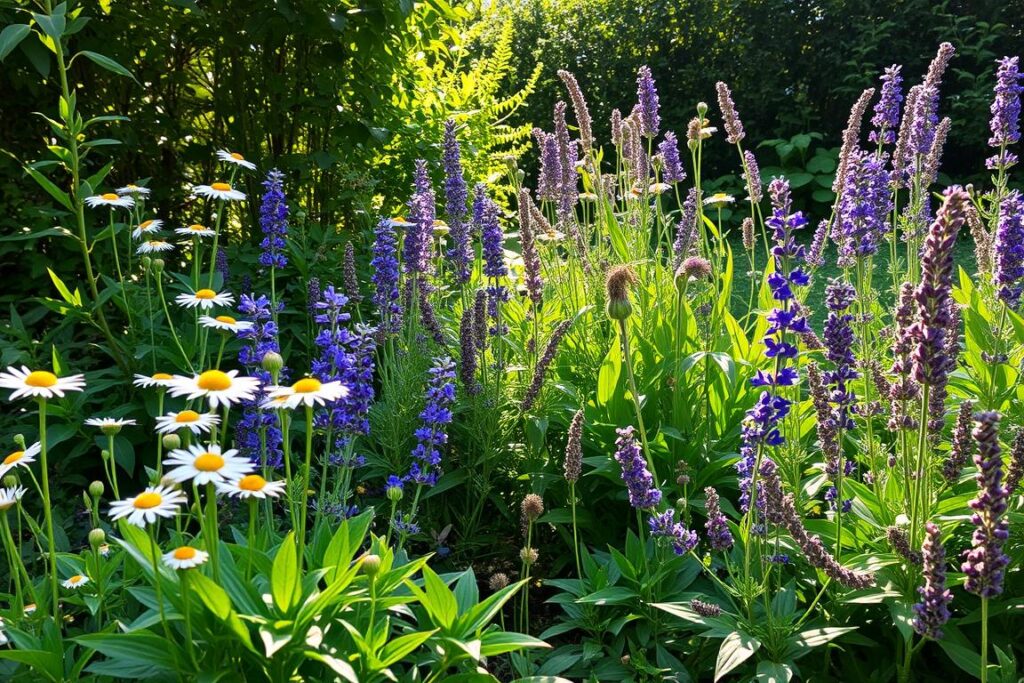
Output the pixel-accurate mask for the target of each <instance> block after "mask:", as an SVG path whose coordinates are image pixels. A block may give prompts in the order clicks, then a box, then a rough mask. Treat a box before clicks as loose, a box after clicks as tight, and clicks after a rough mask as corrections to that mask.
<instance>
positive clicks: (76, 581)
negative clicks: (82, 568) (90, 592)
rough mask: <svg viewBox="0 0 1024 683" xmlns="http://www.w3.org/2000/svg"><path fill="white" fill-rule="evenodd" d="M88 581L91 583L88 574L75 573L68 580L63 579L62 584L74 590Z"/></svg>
mask: <svg viewBox="0 0 1024 683" xmlns="http://www.w3.org/2000/svg"><path fill="white" fill-rule="evenodd" d="M87 583H89V577H88V576H85V575H84V574H75V575H74V576H72V577H71V578H69V579H67V580H66V581H61V582H60V585H62V586H64V587H65V588H67V589H68V590H74V589H76V588H81V587H82V586H84V585H85V584H87Z"/></svg>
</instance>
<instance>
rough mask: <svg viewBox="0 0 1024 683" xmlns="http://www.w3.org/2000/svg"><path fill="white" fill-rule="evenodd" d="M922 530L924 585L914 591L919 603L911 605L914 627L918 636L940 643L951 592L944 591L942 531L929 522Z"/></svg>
mask: <svg viewBox="0 0 1024 683" xmlns="http://www.w3.org/2000/svg"><path fill="white" fill-rule="evenodd" d="M924 531H925V539H924V543H923V544H922V545H921V557H922V560H923V568H922V570H921V574H922V575H923V576H924V585H923V586H921V587H920V588H918V589H917V592H918V593H920V594H921V602H919V603H917V604H916V605H914V614H915V615H916V616H915V617H914V622H913V625H914V630H915V631H917V633H918V635H922V636H924V637H925V638H932V639H933V640H941V639H942V635H943V634H942V626H943V625H944V624H945V623H946V622H947V621H949V617H950V614H949V603H951V602H952V601H953V593H952V592H950V591H949V589H947V588H946V549H945V548H943V547H942V532H941V531H940V530H939V527H938V526H936V525H935V524H933V523H931V522H928V523H927V524H925V527H924Z"/></svg>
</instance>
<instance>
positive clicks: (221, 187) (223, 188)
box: [210, 183, 231, 192]
mask: <svg viewBox="0 0 1024 683" xmlns="http://www.w3.org/2000/svg"><path fill="white" fill-rule="evenodd" d="M210 187H211V188H212V189H214V190H216V191H217V192H230V191H231V186H230V185H228V184H227V183H210Z"/></svg>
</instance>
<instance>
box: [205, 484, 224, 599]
mask: <svg viewBox="0 0 1024 683" xmlns="http://www.w3.org/2000/svg"><path fill="white" fill-rule="evenodd" d="M205 531H206V536H207V538H206V546H207V548H206V551H207V552H208V553H210V568H211V569H212V571H213V580H214V581H220V565H219V563H218V560H217V543H218V541H219V538H218V535H219V534H218V529H217V492H216V490H215V489H214V485H213V482H212V481H208V482H206V530H205Z"/></svg>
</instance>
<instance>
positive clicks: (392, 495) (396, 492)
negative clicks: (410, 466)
mask: <svg viewBox="0 0 1024 683" xmlns="http://www.w3.org/2000/svg"><path fill="white" fill-rule="evenodd" d="M403 495H405V494H404V493H403V492H402V487H401V486H389V487H388V489H387V496H388V500H390V501H391V502H392V503H397V502H398V501H400V500H402V496H403Z"/></svg>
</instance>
